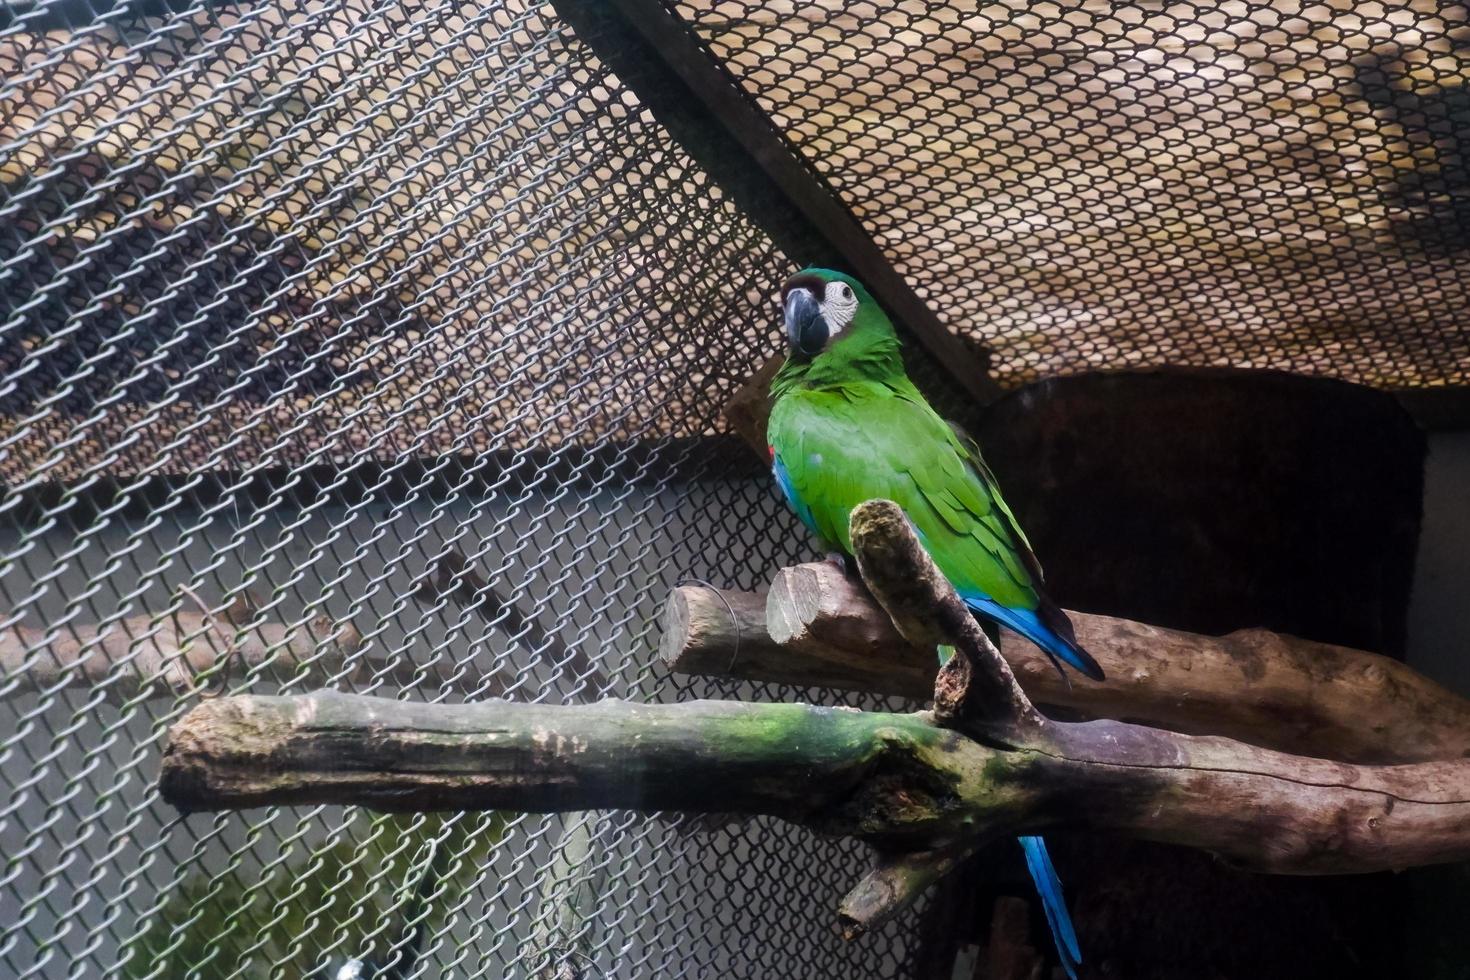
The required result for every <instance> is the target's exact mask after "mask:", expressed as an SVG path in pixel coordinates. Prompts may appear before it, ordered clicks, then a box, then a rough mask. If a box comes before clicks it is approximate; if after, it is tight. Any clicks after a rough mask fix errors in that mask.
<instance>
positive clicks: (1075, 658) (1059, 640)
mask: <svg viewBox="0 0 1470 980" xmlns="http://www.w3.org/2000/svg"><path fill="white" fill-rule="evenodd" d="M960 598H961V599H963V600H964V602H965V605H967V606H969V607H970V611H971V612H974V613H976V614H977V615H980V616H984V617H985V618H986V619H991V620H994V621H995V622H997V623H1000V624H1001V625H1002V626H1007V627H1010V628H1011V629H1013V630H1015V631H1016V632H1017V633H1020V634H1021V635H1022V636H1024V637H1025V638H1026V639H1028V640H1030V641H1031V642H1032V643H1035V644H1036V645H1037V646H1039V647H1041V649H1042V651H1043V652H1044V653H1046V655H1047V656H1049V657H1051V658H1052V660H1054V661H1056V660H1060V661H1061V662H1063V663H1065V664H1068V665H1069V666H1071V667H1073V668H1074V669H1076V670H1078V671H1081V672H1082V673H1083V674H1085V675H1086V676H1088V677H1091V678H1092V679H1093V680H1098V681H1100V680H1102V679H1103V672H1102V668H1101V667H1099V666H1098V665H1097V661H1096V660H1093V659H1092V656H1091V655H1090V654H1089V653H1088V652H1087V651H1086V650H1084V649H1082V648H1081V647H1080V646H1078V645H1077V641H1076V640H1073V639H1071V638H1069V637H1066V636H1062V635H1061V634H1060V633H1058V632H1057V631H1056V629H1054V628H1053V627H1052V626H1051V625H1050V624H1048V623H1045V622H1043V621H1042V618H1041V616H1039V615H1038V614H1037V611H1036V610H1034V609H1012V608H1010V607H1009V606H1002V605H1001V604H1000V603H998V602H996V601H995V600H994V599H991V598H989V597H988V596H983V595H964V594H963V593H961V594H960ZM1063 625H1065V623H1064V624H1063Z"/></svg>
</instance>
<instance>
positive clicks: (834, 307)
mask: <svg viewBox="0 0 1470 980" xmlns="http://www.w3.org/2000/svg"><path fill="white" fill-rule="evenodd" d="M857 309H858V298H857V293H855V292H853V289H852V287H851V286H849V285H848V284H847V283H845V282H829V283H827V289H826V291H825V292H824V294H823V296H822V317H823V318H824V319H825V320H826V321H827V333H828V335H829V336H832V337H835V336H837V335H838V334H840V333H842V331H843V330H844V329H846V328H847V325H848V324H849V323H851V322H852V318H853V317H855V316H857Z"/></svg>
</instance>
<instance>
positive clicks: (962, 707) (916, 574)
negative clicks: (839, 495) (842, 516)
mask: <svg viewBox="0 0 1470 980" xmlns="http://www.w3.org/2000/svg"><path fill="white" fill-rule="evenodd" d="M849 532H850V534H851V537H852V550H853V554H854V555H855V556H856V558H857V565H858V571H859V572H861V573H862V576H863V582H864V583H866V584H867V586H868V590H869V591H870V592H872V593H873V597H874V598H875V599H877V600H878V604H879V605H881V606H882V607H883V609H884V610H885V611H886V612H887V613H888V616H889V618H890V619H892V620H893V625H894V626H895V627H896V628H897V629H898V631H899V632H900V633H901V634H903V636H904V637H905V638H907V639H908V641H909V642H910V643H912V644H914V645H915V646H919V647H929V648H933V647H936V646H938V645H939V644H942V643H943V644H949V645H951V646H953V647H954V648H955V653H956V655H955V656H953V657H951V658H950V659H949V662H948V663H946V664H945V665H944V667H943V668H942V669H941V670H940V671H939V674H938V677H937V678H936V680H935V686H934V715H935V718H936V719H938V720H939V721H940V722H942V723H945V724H954V725H971V724H978V725H980V726H981V727H983V728H985V729H986V730H987V732H988V733H989V734H991V735H994V734H996V730H998V729H1005V728H1010V729H1015V730H1016V731H1017V732H1019V731H1021V730H1025V729H1039V728H1040V727H1041V726H1042V725H1043V724H1044V719H1043V718H1042V716H1041V715H1040V713H1038V712H1037V710H1036V708H1035V707H1033V706H1032V704H1031V701H1030V700H1029V699H1028V698H1027V697H1026V694H1025V692H1024V691H1022V690H1021V685H1019V684H1018V683H1016V678H1015V676H1014V675H1013V674H1012V673H1011V668H1010V666H1009V665H1008V664H1007V663H1006V662H1005V660H1004V659H1003V658H1002V657H1001V655H1000V651H999V650H997V649H996V648H995V644H993V643H991V642H990V638H989V637H987V636H986V635H985V633H984V631H983V630H981V629H980V624H979V623H977V622H976V621H975V617H974V616H972V615H971V614H970V610H969V608H968V607H966V606H965V604H964V603H963V602H962V601H960V597H959V596H958V595H957V594H956V593H955V590H954V587H953V586H951V585H950V584H949V582H948V580H947V579H945V577H944V575H943V574H942V573H941V572H940V571H939V569H938V568H937V567H936V566H935V564H934V561H933V559H931V558H930V557H929V554H928V552H926V551H925V550H924V547H923V545H921V544H920V543H919V539H918V537H917V536H916V535H915V534H914V531H913V528H912V527H911V526H910V524H909V521H908V518H907V517H905V516H904V513H903V510H902V508H900V507H899V506H898V504H895V503H894V502H893V501H891V500H869V501H867V502H865V503H862V504H859V505H858V506H857V507H854V508H853V511H852V515H851V517H850V519H849Z"/></svg>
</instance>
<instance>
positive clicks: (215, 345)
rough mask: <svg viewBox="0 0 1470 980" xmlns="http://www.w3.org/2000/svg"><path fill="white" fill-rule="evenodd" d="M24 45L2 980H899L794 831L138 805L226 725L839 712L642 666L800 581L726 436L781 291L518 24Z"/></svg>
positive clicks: (242, 29) (274, 29) (6, 217)
mask: <svg viewBox="0 0 1470 980" xmlns="http://www.w3.org/2000/svg"><path fill="white" fill-rule="evenodd" d="M27 9H28V8H25V7H24V6H12V8H11V11H12V12H19V14H18V18H17V19H15V20H13V21H10V22H7V26H6V27H4V29H3V31H0V64H3V82H0V89H3V98H4V104H5V105H6V112H5V114H4V119H3V128H0V178H3V184H0V242H3V244H0V280H3V282H0V303H3V304H4V306H3V313H0V483H3V486H4V489H3V491H0V668H3V674H0V713H3V714H4V715H5V716H6V722H5V724H4V726H3V727H4V731H5V735H4V736H3V738H0V785H3V787H4V792H3V793H0V839H3V840H4V841H5V842H6V847H5V851H6V861H5V864H4V873H3V877H0V909H3V913H4V914H3V915H0V974H3V975H5V976H7V977H81V976H95V975H115V976H124V977H135V978H142V977H148V978H170V980H171V978H176V977H207V978H234V977H241V978H253V977H267V976H273V977H290V978H297V977H305V976H332V975H335V970H336V968H337V965H338V964H339V963H340V962H341V961H342V959H344V958H347V957H362V958H366V959H370V960H372V961H374V962H376V963H378V964H379V965H386V964H390V963H397V964H398V966H399V968H400V969H402V970H403V973H402V974H401V975H406V976H413V977H441V976H445V977H447V976H475V977H495V978H500V977H513V976H542V977H552V976H557V977H572V976H588V977H591V976H608V977H614V976H616V977H645V976H647V977H652V976H659V977H670V976H674V977H683V976H689V977H714V976H721V977H724V976H740V977H764V976H804V977H805V976H811V977H820V976H831V977H839V976H841V977H847V976H854V975H863V976H893V975H897V974H899V973H900V971H901V968H902V964H903V962H904V960H905V958H906V957H907V955H908V949H907V947H906V945H905V942H906V941H905V938H904V937H905V936H906V935H908V934H909V933H910V931H911V930H912V926H913V924H912V921H904V922H900V923H897V924H894V925H893V926H891V927H890V928H888V929H886V930H884V931H883V932H882V933H881V934H879V935H876V936H874V937H872V938H870V939H869V940H866V941H864V942H861V943H856V944H845V943H842V942H841V941H840V940H839V939H838V938H837V936H836V935H835V930H834V929H833V920H832V909H833V907H834V905H835V901H836V897H837V896H838V895H839V894H840V893H841V892H842V891H843V890H844V889H845V888H846V887H847V886H849V885H850V884H851V883H852V882H853V881H854V880H855V879H856V877H857V876H858V875H859V874H860V873H861V871H862V870H863V868H864V866H865V864H866V856H865V855H863V854H862V853H861V852H860V850H859V849H857V848H855V847H853V846H851V845H850V844H846V843H843V842H836V841H826V840H818V839H815V838H812V837H811V836H809V835H807V834H804V833H799V832H796V831H793V830H792V829H791V828H789V827H785V826H783V825H780V824H778V823H776V822H773V821H765V820H759V821H752V822H748V823H735V824H729V825H723V826H715V825H710V824H707V823H706V822H701V821H693V820H689V819H676V818H672V817H666V816H659V815H654V816H644V815H637V814H629V813H621V812H609V813H598V814H582V815H578V814H568V815H563V816H553V817H539V816H529V815H524V814H515V813H491V814H451V815H420V816H412V817H401V816H399V817H385V816H374V815H373V814H370V813H367V812H364V811H360V810H352V809H341V808H335V807H313V808H291V809H269V810H261V811H254V812H248V813H242V814H221V815H218V816H213V817H211V816H204V815H200V816H194V817H190V818H180V817H178V816H177V815H176V814H174V813H173V812H172V811H171V810H170V809H169V808H167V807H165V806H162V805H161V804H160V803H159V802H158V800H157V797H156V793H155V792H154V789H153V787H152V780H153V778H154V775H155V773H156V771H157V765H158V752H159V749H160V747H161V743H162V737H163V733H164V731H165V730H166V728H167V726H168V724H169V723H170V722H171V721H172V720H174V719H176V718H177V717H178V716H179V715H180V714H181V713H182V712H183V711H185V710H187V708H188V707H189V706H190V705H191V704H193V703H196V702H197V700H198V699H199V698H200V697H203V696H206V695H208V694H210V693H216V692H242V691H254V692H273V691H287V692H289V691H301V690H307V689H311V688H315V687H319V686H324V685H333V686H337V687H340V688H343V689H347V690H355V691H361V692H373V693H376V694H379V695H384V696H392V697H405V698H409V697H411V698H417V699H426V700H451V701H453V700H464V699H476V698H483V697H488V696H495V695H500V696H507V697H513V698H521V699H529V700H546V701H554V702H569V701H578V700H588V699H593V698H597V697H603V696H620V697H631V698H645V699H675V698H681V697H687V696H696V695H705V696H744V697H753V698H795V697H801V698H806V699H824V700H837V698H834V696H833V695H832V694H831V693H830V692H822V691H791V690H783V689H775V688H769V687H750V686H740V687H736V686H732V685H719V684H709V683H704V682H691V681H687V680H684V679H679V678H671V677H667V676H663V675H662V674H661V673H660V672H658V671H655V670H653V669H652V668H651V667H650V666H649V664H650V661H651V659H652V650H653V646H654V639H655V637H654V636H653V629H654V621H655V618H656V614H657V612H658V606H659V603H660V602H661V600H662V597H663V596H664V595H666V594H667V592H668V590H669V588H670V587H672V585H673V584H674V583H675V582H676V581H677V580H678V579H679V578H680V577H681V576H684V575H694V576H699V577H701V578H704V579H707V580H710V581H717V582H723V583H728V584H731V585H735V586H739V587H745V588H751V587H754V586H756V585H757V584H758V583H759V582H761V581H763V580H764V579H765V578H766V577H767V576H768V574H769V572H770V570H771V569H772V568H773V567H774V566H776V565H777V564H779V563H782V562H790V561H792V560H794V559H797V558H801V557H805V556H807V554H808V552H807V545H806V544H805V541H804V536H803V535H801V534H799V533H798V528H797V526H796V524H795V523H794V521H793V520H792V519H791V518H790V517H789V515H787V514H786V512H785V511H784V508H783V507H782V506H781V505H780V504H779V503H778V502H777V500H775V499H774V497H773V495H772V493H771V491H770V488H769V487H768V486H767V485H766V481H765V480H764V479H763V478H762V476H761V474H760V472H759V470H758V469H757V468H756V467H755V466H754V461H753V460H751V461H750V462H746V461H745V459H744V456H743V455H742V452H743V451H742V450H738V449H735V448H732V445H731V443H730V442H729V441H728V440H727V438H726V437H721V436H720V435H719V430H720V422H719V415H718V413H719V407H720V406H721V405H722V404H723V401H724V400H725V398H726V397H727V396H728V395H729V394H730V393H731V392H732V391H733V390H734V388H735V387H736V386H737V385H738V384H740V383H741V382H742V381H743V380H744V379H745V378H746V377H748V376H749V374H750V373H751V372H753V371H754V369H755V368H756V367H757V366H758V365H759V364H760V363H761V362H762V361H763V360H764V359H765V358H767V357H769V356H770V354H772V353H774V352H775V350H776V348H777V342H778V337H777V332H776V329H775V324H774V322H773V318H772V317H771V315H770V310H769V297H770V294H771V290H772V284H773V283H774V282H776V281H778V280H779V278H780V277H781V276H782V275H784V274H786V273H787V272H789V271H790V270H791V268H792V263H791V261H790V260H788V259H787V258H786V257H784V256H782V255H781V254H779V253H778V252H777V251H776V250H775V249H774V248H773V246H772V245H771V243H770V242H769V240H768V239H767V238H766V237H765V235H764V234H763V233H762V232H761V231H760V229H758V228H756V227H754V226H753V225H752V224H751V223H750V221H749V220H748V219H746V218H745V217H743V216H742V215H741V214H739V213H738V212H737V211H736V210H735V209H734V208H733V207H732V206H730V204H729V203H728V202H727V201H726V200H725V199H724V196H723V195H722V194H721V192H720V191H719V189H718V188H716V187H714V186H712V185H711V183H710V182H709V181H708V179H707V178H706V177H705V175H704V174H703V173H701V171H700V170H699V168H698V167H697V166H696V165H695V164H694V163H693V162H692V161H691V160H690V159H688V158H687V157H686V156H685V154H684V153H683V152H682V151H681V150H680V148H679V147H678V146H677V145H676V144H674V143H673V142H672V141H671V140H670V139H669V138H668V137H667V134H665V133H664V132H663V131H662V130H661V128H660V127H659V125H658V124H657V123H656V122H655V121H654V120H653V119H652V118H651V117H649V116H648V114H647V113H646V112H644V111H643V110H642V109H640V107H639V105H638V103H637V101H636V99H634V98H633V96H632V95H631V94H630V91H629V90H628V89H627V88H626V87H625V86H624V84H623V82H622V81H620V80H619V79H617V78H615V77H613V76H612V75H611V74H610V73H609V72H608V71H607V70H606V68H605V67H604V66H602V65H601V64H599V63H598V61H597V59H596V58H595V57H593V56H592V54H591V53H590V50H589V49H588V47H587V46H586V44H585V42H584V40H583V39H580V38H578V37H577V36H575V35H574V34H573V33H572V32H571V31H570V30H569V29H568V28H567V27H566V26H565V25H564V24H562V23H561V22H560V21H559V20H558V18H557V17H556V15H555V13H554V12H553V11H552V9H551V8H550V7H548V6H546V5H543V4H536V3H529V2H511V3H490V4H484V5H463V4H450V3H444V2H439V0H421V2H411V3H401V2H398V0H384V2H372V0H324V2H316V0H311V2H288V3H282V4H259V5H242V6H228V5H215V6H213V7H212V8H211V9H205V8H204V7H202V6H200V5H194V6H188V5H187V4H183V3H179V4H175V5H173V8H170V7H168V6H165V5H163V4H158V5H155V6H154V7H153V8H151V14H150V16H148V17H146V18H139V17H136V16H134V15H133V14H132V13H131V12H129V11H127V10H124V9H121V8H120V9H118V10H115V11H112V12H111V13H107V12H105V11H100V12H99V11H89V10H87V9H85V8H84V7H82V6H79V5H75V4H68V5H63V4H60V3H56V4H51V5H47V6H42V7H38V8H35V9H33V10H30V11H29V12H27ZM63 10H65V11H68V13H67V15H66V16H67V17H70V18H71V19H70V21H69V22H64V21H65V18H61V20H58V18H59V17H61V15H60V14H59V13H58V12H59V11H63ZM848 700H849V701H850V702H851V703H854V704H867V705H872V704H875V703H876V702H874V701H873V700H872V699H866V700H863V699H857V698H850V699H848ZM548 937H550V938H548Z"/></svg>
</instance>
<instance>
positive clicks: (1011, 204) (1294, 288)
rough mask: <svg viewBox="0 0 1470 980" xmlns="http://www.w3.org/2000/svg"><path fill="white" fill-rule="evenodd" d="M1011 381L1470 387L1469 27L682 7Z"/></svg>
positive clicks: (1441, 14) (921, 8)
mask: <svg viewBox="0 0 1470 980" xmlns="http://www.w3.org/2000/svg"><path fill="white" fill-rule="evenodd" d="M668 2H669V5H670V6H671V7H672V8H673V9H676V10H677V11H678V12H679V13H680V15H681V16H683V17H684V18H686V19H687V20H688V21H689V22H690V24H691V25H692V28H693V30H694V31H695V32H696V33H697V34H698V36H699V37H700V38H701V40H702V41H703V42H704V44H705V45H706V47H707V49H708V50H709V51H710V52H711V54H712V56H713V57H715V58H717V59H719V60H720V61H721V62H723V63H724V64H725V65H726V66H727V67H728V69H729V71H730V72H731V74H732V75H733V76H734V77H735V78H736V79H737V80H738V81H739V83H740V84H741V85H742V86H743V87H744V88H745V90H746V91H747V92H748V93H749V94H750V96H751V97H752V98H754V99H755V100H756V101H757V102H758V103H759V105H760V106H761V108H763V109H764V110H766V111H767V112H768V113H769V115H770V118H771V119H772V121H773V122H774V124H775V125H776V127H777V128H778V129H780V130H781V131H782V132H783V133H785V134H786V136H787V137H788V138H789V140H790V141H791V142H792V143H793V144H794V145H795V146H796V147H798V148H799V149H800V152H801V153H802V155H803V157H804V158H805V160H806V161H807V163H808V165H809V166H810V167H811V168H812V169H813V170H815V171H816V172H817V173H818V174H820V175H821V176H822V177H824V178H825V179H826V180H827V181H828V182H829V184H830V185H831V186H833V187H834V188H835V189H836V190H837V192H838V193H839V195H840V196H841V197H842V198H843V200H844V201H846V202H847V204H848V205H849V206H850V207H851V208H852V210H853V211H854V212H855V213H856V215H857V216H858V218H859V219H860V220H861V221H862V222H863V224H864V225H865V227H866V228H867V229H868V230H869V231H870V232H871V233H872V234H873V236H874V237H875V239H876V240H877V241H878V243H879V244H880V245H881V246H882V247H883V249H884V250H885V252H886V253H887V254H888V256H889V257H890V259H891V261H892V262H893V264H894V265H895V266H896V267H897V268H898V269H899V270H900V271H901V272H902V273H903V274H904V275H905V277H906V278H908V279H909V280H910V281H911V282H912V283H913V284H914V288H915V289H916V291H918V292H919V294H920V295H921V296H923V297H924V298H925V299H926V300H927V301H928V303H929V304H930V306H931V307H932V308H933V310H934V312H935V314H937V315H938V316H939V317H940V318H941V319H942V320H943V321H944V322H945V323H946V324H947V325H948V326H949V327H950V329H951V330H954V331H957V332H959V333H961V334H963V335H965V336H968V337H970V338H972V339H973V340H974V341H975V342H976V343H980V344H984V345H985V346H987V347H989V348H990V350H991V353H992V366H993V372H994V375H995V377H996V379H997V380H998V381H1000V382H1001V383H1002V384H1003V385H1005V386H1007V387H1010V386H1014V385H1017V384H1020V383H1023V382H1026V381H1031V380H1035V379H1037V378H1039V377H1044V376H1048V375H1055V374H1060V373H1069V372H1076V371H1081V370H1088V369H1095V368H1117V367H1130V366H1140V365H1159V364H1168V365H1219V366H1240V367H1256V368H1277V369H1282V370H1288V371H1294V372H1299V373H1304V374H1318V375H1327V376H1332V377H1339V378H1344V379H1346V380H1350V381H1358V382H1361V383H1365V384H1371V385H1375V386H1380V387H1389V388H1406V387H1418V386H1436V385H1463V384H1465V383H1466V381H1467V379H1470V330H1467V327H1466V325H1465V322H1464V319H1463V317H1461V316H1460V313H1459V311H1460V310H1461V309H1462V308H1463V307H1464V305H1465V301H1466V281H1467V269H1470V265H1467V253H1466V250H1465V246H1466V243H1467V240H1470V238H1467V227H1470V213H1467V209H1466V203H1465V202H1466V200H1467V196H1466V195H1467V189H1470V184H1467V175H1470V171H1467V169H1466V156H1465V153H1466V149H1465V148H1466V146H1467V143H1466V142H1465V141H1466V139H1467V138H1470V98H1467V95H1466V88H1465V81H1466V77H1467V71H1470V46H1467V45H1470V12H1467V8H1466V6H1465V5H1464V4H1463V3H1448V2H1438V0H1424V2H1417V0H1410V2H1382V3H1380V2H1370V3H1360V2H1356V0H1323V2H1315V3H1314V2H1310V0H1306V2H1303V0H1268V2H1262V3H1254V2H1244V0H1241V2H1235V0H1232V2H1225V3H1192V2H1172V0H1164V2H1158V3H1152V2H1150V3H1103V2H1094V0H1047V2H1042V3H1033V2H1027V0H1001V2H998V3H984V4H962V3H950V2H934V0H901V2H898V3H878V2H867V0H861V2H853V3H844V4H839V5H817V4H762V3H755V2H746V0H668Z"/></svg>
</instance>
